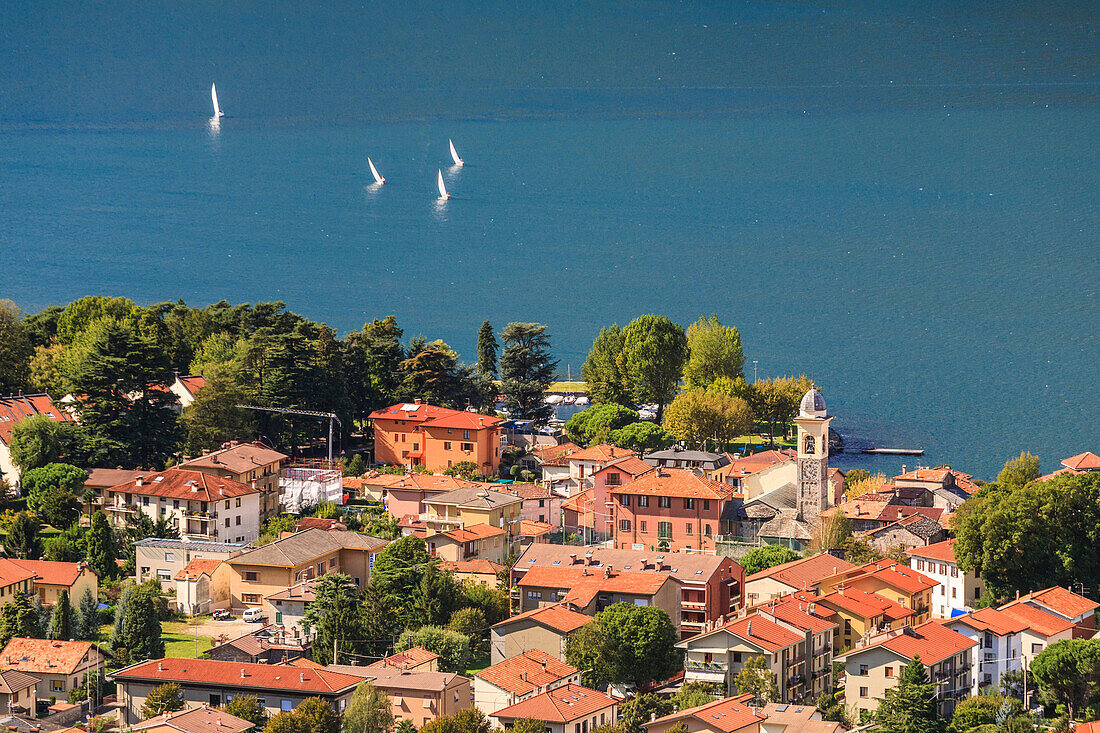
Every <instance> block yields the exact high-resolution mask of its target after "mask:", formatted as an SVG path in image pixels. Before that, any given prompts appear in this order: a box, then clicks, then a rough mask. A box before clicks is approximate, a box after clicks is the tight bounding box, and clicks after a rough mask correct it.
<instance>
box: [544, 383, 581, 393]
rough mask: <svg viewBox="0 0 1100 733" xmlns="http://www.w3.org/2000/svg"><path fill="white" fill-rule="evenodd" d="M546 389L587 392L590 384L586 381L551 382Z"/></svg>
mask: <svg viewBox="0 0 1100 733" xmlns="http://www.w3.org/2000/svg"><path fill="white" fill-rule="evenodd" d="M546 390H547V391H548V392H587V391H588V384H586V383H585V382H551V383H550V386H549V387H547V388H546Z"/></svg>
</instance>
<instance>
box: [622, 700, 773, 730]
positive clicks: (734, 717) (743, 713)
mask: <svg viewBox="0 0 1100 733" xmlns="http://www.w3.org/2000/svg"><path fill="white" fill-rule="evenodd" d="M751 699H752V697H751V695H738V696H736V697H726V698H723V699H721V700H715V701H714V702H708V703H706V704H705V705H698V706H696V707H693V708H685V709H683V710H680V711H677V712H675V713H672V714H670V715H666V716H664V717H663V718H657V719H656V720H654V721H651V722H644V723H642V727H643V728H645V729H646V730H648V729H649V727H650V726H653V727H661V728H666V727H667V724H670V723H677V722H679V721H681V720H687V719H688V718H694V719H695V720H698V721H699V722H700V723H702V725H703V726H704V727H703V728H701V729H700V730H706V731H718V732H719V733H734V731H738V730H741V729H742V728H745V727H747V726H750V725H755V726H759V724H760V723H762V722H764V721H765V720H766V719H767V715H763V714H760V713H757V712H756V711H755V710H754V709H753V708H752V707H750V701H751Z"/></svg>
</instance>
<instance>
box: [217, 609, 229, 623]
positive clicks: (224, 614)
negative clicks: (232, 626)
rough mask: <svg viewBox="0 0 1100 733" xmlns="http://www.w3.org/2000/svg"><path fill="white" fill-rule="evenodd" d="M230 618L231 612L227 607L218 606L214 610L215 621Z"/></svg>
mask: <svg viewBox="0 0 1100 733" xmlns="http://www.w3.org/2000/svg"><path fill="white" fill-rule="evenodd" d="M231 618H233V614H231V613H230V612H229V611H228V610H227V609H224V608H219V609H218V610H217V611H214V620H215V621H228V620H229V619H231Z"/></svg>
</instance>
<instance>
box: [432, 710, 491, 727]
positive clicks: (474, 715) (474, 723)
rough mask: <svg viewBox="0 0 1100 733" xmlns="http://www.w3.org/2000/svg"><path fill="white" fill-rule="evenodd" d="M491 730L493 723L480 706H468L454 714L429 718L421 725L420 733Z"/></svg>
mask: <svg viewBox="0 0 1100 733" xmlns="http://www.w3.org/2000/svg"><path fill="white" fill-rule="evenodd" d="M490 730H492V725H491V724H490V723H489V719H488V718H486V717H485V713H483V712H481V710H479V709H478V708H467V709H466V710H460V711H459V712H457V713H455V714H454V715H445V716H443V717H439V718H436V719H435V720H429V721H428V722H427V723H425V724H424V725H423V726H421V727H420V733H489V731H490Z"/></svg>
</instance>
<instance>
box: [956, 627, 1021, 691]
mask: <svg viewBox="0 0 1100 733" xmlns="http://www.w3.org/2000/svg"><path fill="white" fill-rule="evenodd" d="M943 625H944V626H946V627H947V628H949V629H952V630H953V631H957V632H959V633H960V634H962V635H963V636H968V637H970V638H971V639H974V640H975V641H977V642H978V646H977V648H976V649H975V650H974V655H975V657H976V658H977V659H976V663H977V665H978V668H977V670H976V671H975V674H974V684H973V687H972V688H971V690H970V694H971V695H979V694H981V692H982V691H983V690H986V689H992V690H999V689H1001V677H1002V676H1003V675H1004V674H1005V673H1006V672H1019V671H1020V670H1022V669H1023V665H1024V654H1023V632H1024V631H1026V630H1027V628H1028V626H1027V624H1026V623H1025V622H1024V621H1022V620H1020V619H1018V618H1016V617H1014V616H1012V615H1011V614H1007V613H1005V612H1004V611H1001V610H999V609H996V608H981V609H978V610H977V611H971V612H970V613H966V614H963V615H962V616H956V617H955V618H953V619H949V620H947V621H944V622H943Z"/></svg>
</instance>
